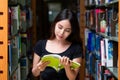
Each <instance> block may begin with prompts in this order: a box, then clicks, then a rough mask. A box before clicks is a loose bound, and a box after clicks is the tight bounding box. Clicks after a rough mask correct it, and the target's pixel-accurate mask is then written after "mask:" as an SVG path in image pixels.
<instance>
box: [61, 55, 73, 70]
mask: <svg viewBox="0 0 120 80" xmlns="http://www.w3.org/2000/svg"><path fill="white" fill-rule="evenodd" d="M60 63H61V64H62V65H63V66H64V68H70V65H71V60H70V59H69V58H68V57H66V56H63V57H62V58H61V59H60Z"/></svg>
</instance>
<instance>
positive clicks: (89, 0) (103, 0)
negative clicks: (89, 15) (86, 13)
mask: <svg viewBox="0 0 120 80" xmlns="http://www.w3.org/2000/svg"><path fill="white" fill-rule="evenodd" d="M114 2H118V0H85V5H86V6H89V5H93V4H94V5H101V4H108V3H114Z"/></svg>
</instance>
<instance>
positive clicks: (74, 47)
mask: <svg viewBox="0 0 120 80" xmlns="http://www.w3.org/2000/svg"><path fill="white" fill-rule="evenodd" d="M46 42H47V40H39V41H38V42H37V44H36V45H35V47H34V48H33V50H34V52H35V53H36V54H37V55H38V56H40V57H42V56H44V55H46V54H56V53H50V52H48V51H47V50H46V49H45V47H46ZM57 54H58V55H60V56H67V57H69V58H70V59H71V60H72V59H74V58H78V57H82V49H81V45H79V44H71V46H70V47H69V48H68V49H67V50H66V51H64V52H62V53H57ZM40 76H41V78H42V79H43V80H68V78H67V76H66V73H65V70H64V69H62V70H60V71H58V72H56V71H55V70H54V69H53V68H50V67H47V68H46V69H45V70H44V71H43V72H41V73H40Z"/></svg>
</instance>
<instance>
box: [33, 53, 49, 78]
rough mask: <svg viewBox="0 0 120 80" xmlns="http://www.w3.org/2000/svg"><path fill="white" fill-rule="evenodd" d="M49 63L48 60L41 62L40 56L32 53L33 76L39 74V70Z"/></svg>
mask: <svg viewBox="0 0 120 80" xmlns="http://www.w3.org/2000/svg"><path fill="white" fill-rule="evenodd" d="M48 64H49V62H47V61H46V62H42V61H40V56H38V55H37V54H36V53H34V58H33V68H32V73H33V75H34V76H36V77H37V76H39V75H40V72H41V71H44V70H45V68H46V66H47V65H48Z"/></svg>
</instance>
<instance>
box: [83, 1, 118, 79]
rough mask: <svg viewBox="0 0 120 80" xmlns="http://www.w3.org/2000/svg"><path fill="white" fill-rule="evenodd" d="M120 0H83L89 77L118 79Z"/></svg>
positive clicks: (87, 72)
mask: <svg viewBox="0 0 120 80" xmlns="http://www.w3.org/2000/svg"><path fill="white" fill-rule="evenodd" d="M118 3H119V0H113V1H108V2H107V1H106V2H105V1H101V2H99V1H98V0H96V1H94V0H93V1H91V0H85V8H86V10H85V48H86V53H85V56H86V74H88V76H89V78H90V79H92V80H103V79H104V80H108V79H112V80H118V79H119V33H118V32H119V29H118V26H119V23H118V21H119V19H118V17H119V16H118V13H119V12H118V11H119V10H118V8H119V7H118V6H119V4H118Z"/></svg>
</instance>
